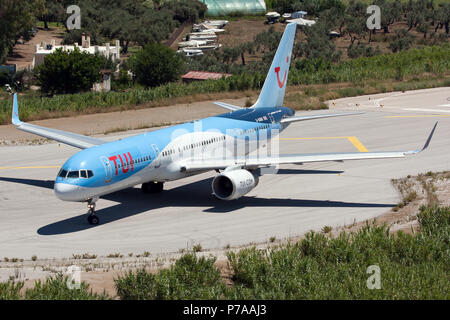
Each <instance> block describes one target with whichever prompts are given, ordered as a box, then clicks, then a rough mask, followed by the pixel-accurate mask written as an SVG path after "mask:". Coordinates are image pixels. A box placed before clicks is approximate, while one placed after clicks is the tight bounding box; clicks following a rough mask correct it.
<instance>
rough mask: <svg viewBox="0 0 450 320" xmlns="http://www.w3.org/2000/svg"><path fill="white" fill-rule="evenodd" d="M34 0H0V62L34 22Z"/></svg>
mask: <svg viewBox="0 0 450 320" xmlns="http://www.w3.org/2000/svg"><path fill="white" fill-rule="evenodd" d="M33 12H34V1H31V0H28V1H17V0H0V64H2V63H4V62H5V60H6V57H7V55H8V53H9V52H10V51H11V50H12V48H13V47H14V44H15V43H16V41H17V40H18V39H19V38H20V36H21V34H22V33H24V32H25V31H28V30H30V29H31V28H32V27H33V23H34V16H33Z"/></svg>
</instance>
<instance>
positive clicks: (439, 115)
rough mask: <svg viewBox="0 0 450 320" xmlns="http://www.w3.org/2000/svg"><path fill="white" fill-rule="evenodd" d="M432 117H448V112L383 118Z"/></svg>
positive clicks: (449, 115)
mask: <svg viewBox="0 0 450 320" xmlns="http://www.w3.org/2000/svg"><path fill="white" fill-rule="evenodd" d="M433 117H450V114H423V115H414V116H385V118H433Z"/></svg>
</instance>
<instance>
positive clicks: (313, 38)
mask: <svg viewBox="0 0 450 320" xmlns="http://www.w3.org/2000/svg"><path fill="white" fill-rule="evenodd" d="M303 30H304V33H305V35H306V43H305V42H301V45H300V48H298V46H297V47H296V56H300V55H305V56H306V57H307V58H309V59H318V58H323V59H325V60H326V61H333V62H336V61H338V60H339V59H340V56H341V52H340V51H337V52H336V45H335V44H334V42H333V41H331V40H330V38H329V36H328V32H329V31H328V26H327V24H326V22H321V21H319V22H317V23H316V24H314V25H312V26H311V27H304V28H303Z"/></svg>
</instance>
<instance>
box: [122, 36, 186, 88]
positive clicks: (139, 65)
mask: <svg viewBox="0 0 450 320" xmlns="http://www.w3.org/2000/svg"><path fill="white" fill-rule="evenodd" d="M129 64H130V67H131V71H132V72H133V74H134V76H135V78H136V80H137V82H139V83H140V84H142V85H145V86H147V87H156V86H159V85H162V84H165V83H168V82H172V81H176V80H178V78H179V76H180V74H181V72H182V68H183V60H182V58H181V57H180V56H178V55H177V54H176V53H175V51H174V50H172V49H171V48H168V47H166V46H164V45H162V44H159V43H150V44H148V45H146V46H145V47H144V48H143V49H141V50H140V51H139V52H137V53H136V54H134V55H133V56H131V57H130V59H129Z"/></svg>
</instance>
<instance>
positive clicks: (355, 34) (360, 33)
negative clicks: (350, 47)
mask: <svg viewBox="0 0 450 320" xmlns="http://www.w3.org/2000/svg"><path fill="white" fill-rule="evenodd" d="M345 19H346V23H345V24H346V27H345V31H346V32H347V34H348V35H349V36H350V41H351V42H352V44H353V43H354V42H355V40H358V41H359V40H361V39H362V38H364V37H365V35H366V32H367V26H366V20H367V17H366V5H365V4H364V3H362V2H355V1H350V4H349V6H348V8H347V10H346V15H345Z"/></svg>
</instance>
